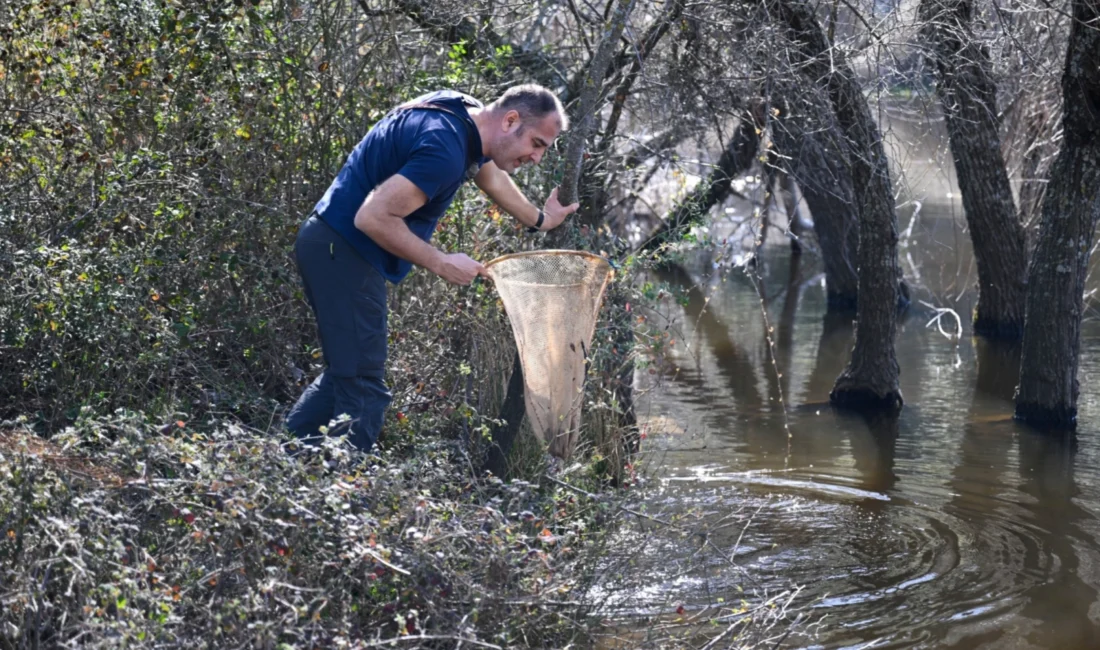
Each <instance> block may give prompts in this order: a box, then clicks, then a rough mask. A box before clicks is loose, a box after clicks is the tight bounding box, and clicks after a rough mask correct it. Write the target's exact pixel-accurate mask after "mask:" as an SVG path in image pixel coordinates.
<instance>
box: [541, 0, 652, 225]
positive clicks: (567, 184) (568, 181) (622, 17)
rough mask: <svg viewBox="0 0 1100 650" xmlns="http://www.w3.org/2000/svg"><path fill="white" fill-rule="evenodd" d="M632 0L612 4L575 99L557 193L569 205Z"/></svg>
mask: <svg viewBox="0 0 1100 650" xmlns="http://www.w3.org/2000/svg"><path fill="white" fill-rule="evenodd" d="M634 2H635V0H618V1H617V2H616V4H615V12H614V13H613V14H612V15H611V19H610V20H609V21H608V24H607V25H606V29H605V30H604V32H603V34H602V37H601V38H600V45H599V47H598V48H597V49H596V54H594V55H593V56H592V60H591V61H590V62H589V64H588V66H587V74H585V75H584V81H583V83H581V84H580V85H581V90H580V98H579V100H578V101H577V110H576V111H575V113H574V115H573V127H572V128H571V129H570V133H569V142H567V143H566V147H565V155H564V164H565V168H564V170H563V176H562V182H561V187H560V188H559V189H558V196H559V197H560V199H561V202H562V204H563V205H568V204H570V203H573V202H574V201H576V200H578V198H579V197H578V192H577V188H578V185H579V183H580V177H581V168H582V166H583V164H584V145H585V141H586V140H587V139H588V132H589V131H591V130H592V123H593V121H594V117H595V113H596V107H597V106H598V105H599V101H600V97H601V96H602V95H603V81H604V75H605V74H606V73H607V68H608V65H609V64H610V63H611V57H612V56H614V54H615V48H616V47H618V43H619V39H620V38H622V35H623V30H624V29H625V28H626V22H627V19H628V18H630V12H631V11H633V9H634Z"/></svg>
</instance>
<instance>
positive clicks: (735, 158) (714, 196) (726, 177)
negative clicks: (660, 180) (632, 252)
mask: <svg viewBox="0 0 1100 650" xmlns="http://www.w3.org/2000/svg"><path fill="white" fill-rule="evenodd" d="M759 144H760V138H759V137H758V136H757V134H756V125H755V124H754V123H753V120H751V119H749V117H748V116H745V117H743V118H742V119H741V124H739V125H738V127H737V132H736V133H735V134H734V136H733V139H732V140H730V142H729V144H728V145H727V146H726V149H725V151H723V152H722V155H721V156H720V157H719V158H718V165H717V166H716V167H715V169H714V171H713V172H711V174H710V175H709V176H708V177H707V178H706V179H705V180H702V181H700V182H699V184H698V185H697V186H695V189H693V190H692V192H691V194H689V195H688V196H687V198H685V199H684V200H683V201H681V202H680V203H679V204H677V205H676V206H675V207H674V208H672V210H671V211H669V214H668V217H667V218H666V219H665V220H664V221H663V222H662V223H661V225H660V226H658V228H657V229H656V230H655V231H654V232H653V234H651V235H650V236H649V238H648V239H646V240H645V241H644V242H642V244H641V246H639V247H638V250H643V251H646V250H653V249H655V248H657V247H658V246H660V245H661V244H664V243H666V242H671V241H675V240H676V239H678V238H679V237H682V236H683V235H684V233H686V232H687V231H688V229H690V228H691V227H692V226H693V225H695V224H697V223H699V221H700V220H702V219H703V217H705V216H706V215H707V213H708V212H710V209H711V208H713V207H714V206H715V205H717V204H718V203H721V202H722V201H724V200H725V199H726V197H727V196H729V193H730V186H731V185H732V184H733V179H734V178H736V177H737V175H738V174H741V173H743V172H744V171H746V170H747V169H748V168H749V167H751V166H752V163H753V160H755V159H756V150H757V147H758V146H759Z"/></svg>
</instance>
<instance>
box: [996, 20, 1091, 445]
mask: <svg viewBox="0 0 1100 650" xmlns="http://www.w3.org/2000/svg"><path fill="white" fill-rule="evenodd" d="M1073 18H1074V20H1073V27H1072V30H1071V32H1070V39H1069V47H1068V48H1067V51H1066V65H1065V71H1064V72H1063V74H1062V96H1063V98H1064V99H1063V106H1064V108H1063V112H1064V114H1063V116H1062V149H1061V151H1059V152H1058V157H1057V159H1056V160H1055V161H1054V166H1053V168H1052V169H1051V173H1050V183H1049V185H1048V187H1047V191H1046V195H1045V196H1044V197H1043V213H1042V215H1043V216H1042V222H1041V225H1040V227H1039V241H1038V243H1037V244H1036V246H1035V257H1034V259H1032V261H1031V266H1030V268H1029V269H1028V286H1029V291H1028V296H1027V322H1026V324H1025V328H1024V343H1023V355H1022V359H1021V362H1020V387H1019V390H1018V391H1017V393H1016V417H1018V418H1020V419H1021V420H1024V421H1026V422H1029V423H1031V424H1035V425H1040V426H1054V427H1058V428H1066V429H1072V428H1074V427H1075V426H1076V421H1077V391H1078V384H1077V361H1078V352H1079V348H1080V338H1081V314H1082V311H1083V308H1084V305H1083V302H1084V289H1085V277H1086V275H1087V273H1088V262H1089V252H1090V250H1091V249H1092V241H1093V231H1094V230H1095V228H1096V223H1097V220H1098V219H1100V29H1098V28H1097V25H1098V24H1100V0H1074V3H1073Z"/></svg>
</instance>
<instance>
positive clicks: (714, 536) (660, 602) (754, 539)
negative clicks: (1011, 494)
mask: <svg viewBox="0 0 1100 650" xmlns="http://www.w3.org/2000/svg"><path fill="white" fill-rule="evenodd" d="M968 503H969V504H970V506H971V507H975V506H974V504H973V502H972V501H971V502H968ZM647 505H648V508H649V511H650V512H654V513H657V512H664V513H680V514H681V515H682V516H683V517H684V518H683V519H681V520H680V523H681V525H683V526H684V527H686V528H689V529H693V530H694V531H696V534H694V535H686V536H683V537H680V538H669V537H667V536H661V535H653V536H652V537H651V538H648V541H647V542H646V543H645V544H644V545H639V546H638V549H639V555H640V556H642V557H644V558H646V559H645V560H643V561H642V565H643V566H646V567H647V572H648V573H646V578H645V579H643V580H639V581H637V582H636V584H633V585H629V586H628V585H626V584H625V583H622V582H621V583H620V584H619V588H620V589H622V588H624V587H625V589H624V590H623V592H622V593H623V594H626V595H627V597H625V598H621V599H616V598H614V597H613V596H612V597H610V598H609V599H608V601H607V602H608V607H609V608H610V609H614V610H617V611H619V613H626V614H653V613H660V612H667V611H669V608H670V606H671V607H672V608H674V605H673V604H680V603H684V604H687V605H689V606H695V607H701V606H704V605H708V604H714V603H715V602H717V601H718V599H720V598H721V599H723V600H725V601H726V602H735V601H736V599H740V598H744V597H745V595H744V594H745V593H751V592H753V591H757V592H766V593H775V592H778V591H781V590H783V589H786V588H789V587H790V586H792V585H801V586H803V587H804V588H805V591H804V594H805V595H804V597H803V599H802V601H803V604H804V605H805V606H807V607H809V608H810V609H811V614H816V615H821V616H828V617H829V618H835V619H836V620H838V621H843V624H842V625H838V626H836V627H835V628H833V629H832V631H831V633H830V634H831V635H833V636H834V637H835V638H833V639H832V642H830V647H836V646H834V645H832V643H833V642H836V643H841V642H843V641H844V640H845V639H849V640H853V642H855V641H860V642H867V641H871V640H878V641H879V642H881V643H889V644H900V645H901V646H905V645H921V644H923V643H924V642H925V641H927V640H928V635H929V634H931V633H932V632H930V630H932V629H934V628H936V626H938V625H941V624H942V625H950V624H958V623H960V622H963V621H968V622H975V621H983V620H992V619H996V618H997V617H999V616H1002V615H1005V614H1008V613H1011V612H1013V611H1016V610H1018V609H1019V608H1020V607H1021V606H1022V604H1023V603H1024V601H1025V600H1026V594H1027V592H1028V590H1029V589H1031V588H1033V587H1034V586H1036V585H1039V584H1042V583H1043V582H1044V581H1045V580H1047V579H1048V577H1049V575H1050V573H1051V570H1052V568H1051V567H1052V565H1053V564H1055V563H1057V561H1058V559H1057V557H1055V556H1054V555H1053V554H1052V553H1051V550H1050V549H1049V548H1048V546H1047V545H1046V544H1044V543H1043V538H1044V535H1046V532H1045V531H1043V530H1042V529H1040V528H1038V527H1037V526H1035V525H1034V524H1032V523H1029V522H1026V521H1021V520H1020V519H1019V518H1018V517H1019V514H1020V513H1019V512H1016V511H1013V510H1012V509H1006V508H995V507H994V508H991V511H992V513H1000V514H999V515H998V514H991V511H990V510H987V511H986V512H985V513H984V518H981V519H978V518H974V517H970V516H969V513H968V512H967V511H965V510H958V509H956V510H958V511H955V512H952V511H951V510H952V509H951V508H944V507H929V506H926V505H923V504H921V503H915V502H911V501H908V500H907V499H904V498H900V497H897V496H894V497H891V496H890V495H888V494H884V493H879V492H875V491H870V490H862V489H859V488H855V487H852V486H850V485H846V484H844V482H843V481H837V477H835V476H824V475H814V474H811V473H807V472H805V471H803V472H782V473H771V472H743V473H722V472H719V471H718V470H717V468H715V467H714V466H710V467H706V468H693V469H692V470H691V471H690V472H689V474H688V475H682V476H673V477H670V478H669V479H668V480H667V483H666V487H665V489H664V490H662V491H661V493H660V494H659V495H657V496H655V497H654V498H652V499H651V500H650V501H649V502H648V504H647ZM974 521H977V522H980V523H978V524H975V523H973V522H974ZM635 534H636V535H637V536H636V537H635V543H638V540H641V539H647V538H646V535H645V533H644V532H642V533H641V534H640V535H639V534H637V533H635ZM731 557H732V558H734V559H733V560H732V561H731ZM628 579H629V578H626V577H623V580H628ZM612 591H614V590H612ZM609 593H610V592H609ZM837 635H838V636H837ZM876 647H877V646H876Z"/></svg>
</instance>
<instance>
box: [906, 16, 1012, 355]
mask: <svg viewBox="0 0 1100 650" xmlns="http://www.w3.org/2000/svg"><path fill="white" fill-rule="evenodd" d="M919 11H920V19H921V21H922V25H921V37H922V39H923V40H924V42H925V44H926V46H927V49H926V52H925V56H926V57H927V58H928V60H929V62H930V63H931V64H932V67H933V68H934V69H935V73H936V94H937V95H938V96H939V99H940V104H941V106H942V107H943V114H944V118H945V119H946V123H947V136H948V139H949V140H950V143H951V155H952V158H954V161H955V172H956V176H957V177H958V182H959V191H960V192H961V193H962V200H963V209H964V211H965V212H966V222H967V225H968V226H969V227H970V238H971V240H972V241H973V244H974V258H975V260H976V262H977V265H978V287H979V288H978V306H977V309H976V310H975V314H974V333H975V334H980V335H983V336H986V337H989V338H1000V339H1018V338H1019V337H1020V336H1022V335H1023V328H1024V294H1025V280H1026V274H1027V257H1026V249H1025V246H1024V229H1023V225H1022V224H1021V223H1020V221H1019V219H1018V218H1017V214H1016V207H1015V205H1014V204H1013V201H1012V187H1011V185H1010V184H1009V181H1008V170H1007V168H1006V167H1005V161H1004V156H1003V155H1001V138H1000V135H999V133H998V128H999V124H998V122H999V120H998V118H997V99H996V90H997V89H996V86H995V84H994V82H993V79H992V77H991V75H990V62H989V53H988V52H987V51H986V48H985V47H984V46H983V45H982V44H981V43H980V42H979V41H978V39H977V38H976V37H975V35H974V34H973V33H972V31H971V29H970V24H971V22H972V14H973V2H972V0H922V1H921V4H920V10H919Z"/></svg>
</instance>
